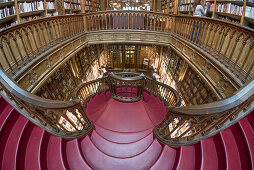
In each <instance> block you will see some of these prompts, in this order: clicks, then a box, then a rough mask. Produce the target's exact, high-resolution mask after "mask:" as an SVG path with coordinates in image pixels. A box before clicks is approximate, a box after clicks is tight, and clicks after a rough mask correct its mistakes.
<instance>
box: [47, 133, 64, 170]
mask: <svg viewBox="0 0 254 170" xmlns="http://www.w3.org/2000/svg"><path fill="white" fill-rule="evenodd" d="M61 142H62V141H61V138H60V137H57V136H53V135H50V138H49V142H48V148H47V165H48V170H56V169H57V170H66V168H65V166H64V163H63V162H62V159H61V158H62V155H61V154H62V153H61Z"/></svg>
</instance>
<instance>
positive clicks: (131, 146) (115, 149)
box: [91, 131, 153, 158]
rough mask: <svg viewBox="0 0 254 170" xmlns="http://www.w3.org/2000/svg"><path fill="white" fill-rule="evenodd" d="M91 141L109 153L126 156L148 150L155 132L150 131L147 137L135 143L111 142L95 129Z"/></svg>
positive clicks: (115, 155) (113, 155)
mask: <svg viewBox="0 0 254 170" xmlns="http://www.w3.org/2000/svg"><path fill="white" fill-rule="evenodd" d="M91 141H92V142H93V144H94V145H95V146H96V147H97V148H98V149H100V150H101V151H102V152H104V153H106V154H107V155H110V156H112V157H119V158H120V157H121V158H126V157H132V156H135V155H138V154H140V153H141V152H143V151H144V150H146V149H147V148H148V147H149V146H150V145H151V144H152V142H153V134H152V133H150V134H149V135H148V136H146V137H145V138H143V139H141V140H139V141H137V142H134V143H126V144H120V143H113V142H110V141H108V140H106V139H104V138H103V137H101V136H100V135H98V134H97V133H96V131H93V133H92V136H91Z"/></svg>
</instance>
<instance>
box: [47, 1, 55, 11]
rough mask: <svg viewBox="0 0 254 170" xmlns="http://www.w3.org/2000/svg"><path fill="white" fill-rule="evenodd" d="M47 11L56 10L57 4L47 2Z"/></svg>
mask: <svg viewBox="0 0 254 170" xmlns="http://www.w3.org/2000/svg"><path fill="white" fill-rule="evenodd" d="M46 8H47V9H55V2H46Z"/></svg>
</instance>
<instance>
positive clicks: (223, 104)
mask: <svg viewBox="0 0 254 170" xmlns="http://www.w3.org/2000/svg"><path fill="white" fill-rule="evenodd" d="M253 95H254V80H252V81H251V82H250V83H249V84H247V85H246V86H244V87H242V88H241V89H239V90H237V91H236V92H234V93H233V94H232V96H230V97H227V98H225V99H222V100H220V101H215V102H211V103H207V104H202V105H193V106H185V107H174V106H172V107H169V108H168V110H169V112H171V113H177V114H181V115H190V116H198V115H200V116H202V115H212V114H216V113H223V112H225V111H227V110H230V109H233V108H235V107H237V106H239V105H241V104H243V103H244V102H245V101H247V100H248V99H249V98H250V97H252V96H253Z"/></svg>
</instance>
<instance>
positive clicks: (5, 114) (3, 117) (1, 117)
mask: <svg viewBox="0 0 254 170" xmlns="http://www.w3.org/2000/svg"><path fill="white" fill-rule="evenodd" d="M13 111H14V108H13V107H12V106H11V105H7V106H6V107H5V108H4V110H3V111H2V113H1V114H0V133H2V131H3V130H2V129H3V127H4V126H6V121H7V120H8V118H9V117H10V115H11V113H12V112H13Z"/></svg>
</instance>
